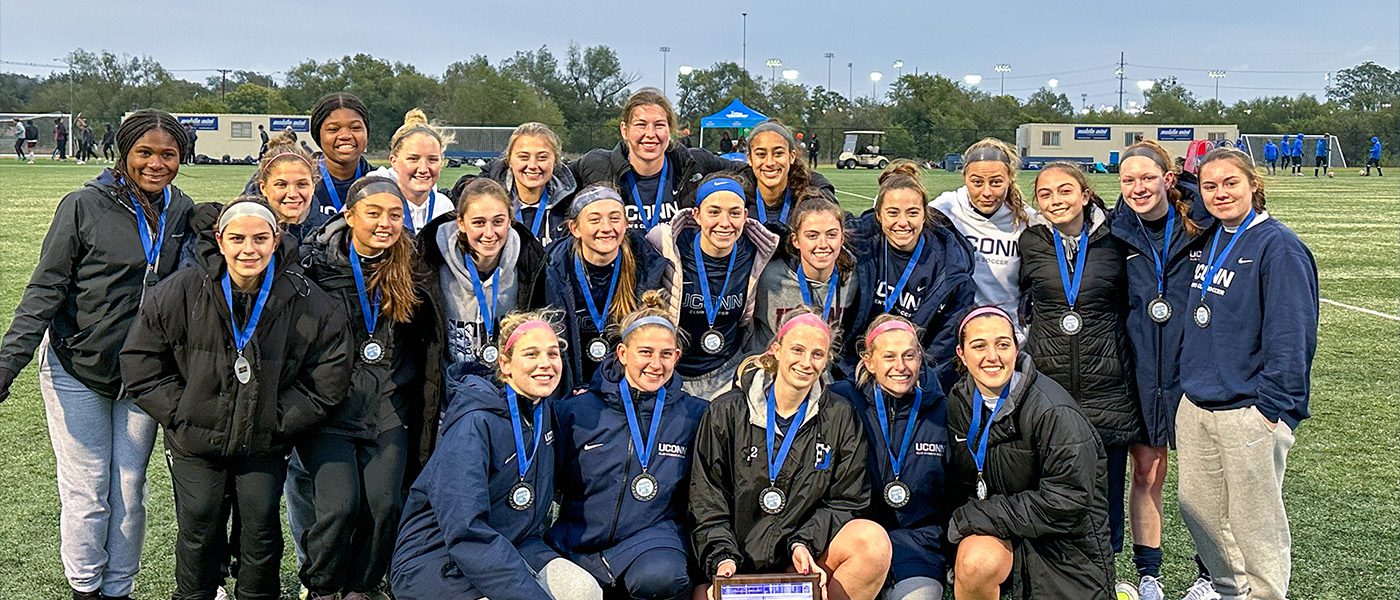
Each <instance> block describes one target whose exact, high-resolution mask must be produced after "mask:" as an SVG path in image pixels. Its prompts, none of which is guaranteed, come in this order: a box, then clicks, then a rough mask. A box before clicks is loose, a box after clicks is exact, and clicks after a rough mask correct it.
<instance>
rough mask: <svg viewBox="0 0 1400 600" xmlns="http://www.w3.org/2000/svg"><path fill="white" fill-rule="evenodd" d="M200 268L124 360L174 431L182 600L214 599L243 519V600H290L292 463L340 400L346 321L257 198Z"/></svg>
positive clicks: (346, 362) (169, 446) (155, 307)
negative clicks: (285, 593) (287, 527)
mask: <svg viewBox="0 0 1400 600" xmlns="http://www.w3.org/2000/svg"><path fill="white" fill-rule="evenodd" d="M214 229H215V231H216V232H217V233H216V234H215V242H214V243H205V244H203V247H202V248H201V250H202V252H201V253H200V257H199V264H198V266H195V267H191V268H187V269H182V270H181V271H180V272H179V273H177V274H176V275H175V276H174V277H172V278H171V280H170V282H169V283H168V284H165V285H160V286H157V287H156V288H154V289H153V290H152V292H151V294H150V295H149V298H148V301H147V302H146V303H145V304H144V306H142V308H141V315H140V317H139V318H138V319H137V321H136V324H135V325H133V326H132V329H131V333H130V335H128V336H127V339H126V344H125V345H124V346H123V348H122V353H121V366H122V370H123V377H124V379H125V381H126V383H127V392H128V393H129V394H131V397H132V398H134V399H135V402H136V405H137V406H139V407H141V409H142V410H144V411H146V413H147V414H149V415H151V418H153V419H155V420H156V422H158V423H160V425H161V427H162V428H163V429H165V455H166V462H167V464H168V466H169V468H170V475H171V479H172V480H173V481H174V484H175V485H174V490H175V494H174V496H175V513H176V519H177V521H178V522H179V533H178V539H177V542H176V544H175V557H176V560H175V565H176V567H175V586H176V588H175V595H174V597H175V598H213V597H214V596H215V594H216V593H217V591H216V590H217V589H218V587H219V585H221V584H222V583H223V580H224V574H223V573H222V572H221V568H222V561H223V559H224V557H225V555H226V554H225V550H226V548H225V545H224V542H225V532H226V530H227V527H228V524H229V518H228V517H229V511H230V510H231V508H232V507H233V506H235V505H236V506H237V507H238V510H237V512H236V514H237V515H238V516H237V519H236V520H237V522H238V525H237V529H238V530H239V532H240V533H239V535H238V542H239V543H238V546H237V547H234V548H228V549H227V550H228V551H231V552H233V553H234V554H235V555H236V556H237V557H238V571H237V579H238V589H239V591H238V595H239V597H240V598H250V599H252V598H260V599H265V600H266V599H270V600H275V599H277V598H279V597H281V589H282V586H281V581H280V578H279V577H278V570H279V568H280V567H281V564H282V528H281V515H280V511H279V505H280V504H281V503H280V500H281V497H282V478H283V477H284V476H285V474H286V466H287V452H288V451H289V449H290V446H291V444H292V443H293V441H294V440H296V439H297V437H299V436H300V435H302V434H304V433H306V432H307V431H309V430H311V429H312V428H313V427H315V426H316V425H317V424H319V423H320V422H322V421H324V420H325V419H326V418H327V416H328V415H329V414H330V412H331V411H332V410H334V408H335V407H336V406H337V405H338V404H339V403H340V402H342V401H343V400H344V398H345V391H346V381H347V380H348V378H349V373H350V355H351V348H350V342H349V339H348V336H347V335H346V334H345V319H346V315H345V313H344V311H342V310H339V308H338V307H337V306H336V305H335V304H334V302H333V301H332V300H331V298H330V296H328V295H326V293H325V292H324V291H322V290H321V289H320V288H318V287H316V286H315V285H314V284H312V283H310V281H308V280H307V279H306V277H304V276H303V275H302V269H301V265H300V264H299V263H298V262H297V257H296V252H297V244H296V241H295V240H293V239H290V238H287V237H284V236H285V235H286V234H283V233H281V232H280V231H279V223H278V218H277V217H276V216H275V215H274V214H273V212H272V209H271V207H269V206H268V205H267V204H266V203H264V202H263V201H262V200H261V199H260V198H257V197H255V196H245V197H243V198H240V199H239V200H236V201H234V202H232V203H230V204H228V205H226V206H225V207H224V208H223V210H222V211H221V213H220V215H219V217H218V221H217V225H216V226H215V227H214Z"/></svg>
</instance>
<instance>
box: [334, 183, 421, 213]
mask: <svg viewBox="0 0 1400 600" xmlns="http://www.w3.org/2000/svg"><path fill="white" fill-rule="evenodd" d="M326 185H330V182H326ZM375 194H393V195H394V196H396V197H398V199H399V200H405V199H404V196H403V191H401V190H399V184H398V183H396V182H395V181H394V180H392V179H389V178H388V177H384V176H380V175H369V176H367V177H361V178H360V179H359V180H358V181H356V182H355V184H354V185H352V186H350V189H349V190H348V191H346V194H345V195H346V198H345V210H350V207H351V206H352V205H354V204H355V203H356V202H359V201H361V200H364V199H365V198H368V197H370V196H373V195H375ZM405 201H406V200H405Z"/></svg>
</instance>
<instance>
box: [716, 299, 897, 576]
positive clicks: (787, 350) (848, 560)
mask: <svg viewBox="0 0 1400 600" xmlns="http://www.w3.org/2000/svg"><path fill="white" fill-rule="evenodd" d="M830 351H831V329H830V328H829V327H828V326H827V324H826V321H823V320H822V318H821V316H819V315H817V314H816V313H815V312H814V311H812V310H811V309H797V310H793V311H792V312H790V313H788V316H787V318H785V319H784V320H783V323H782V325H781V326H780V327H779V329H778V335H777V337H776V338H775V339H774V340H773V344H772V345H771V346H769V348H768V350H767V351H766V352H764V353H763V354H760V355H757V356H753V357H750V358H749V359H747V360H746V361H745V362H744V363H743V364H742V365H741V366H740V368H739V373H738V384H737V385H736V387H735V388H734V389H732V390H730V391H728V392H726V393H724V394H723V395H721V396H720V397H719V398H716V399H715V401H714V403H713V404H711V405H710V410H709V411H708V412H706V413H705V417H704V418H703V419H702V420H701V421H700V431H699V433H698V434H697V435H696V440H695V459H694V463H693V464H694V466H693V467H692V470H691V481H690V515H691V518H692V519H693V522H694V523H695V527H694V530H693V532H692V534H691V539H692V541H693V543H694V544H695V552H696V554H697V559H698V560H699V564H700V569H701V572H702V573H703V574H704V575H705V576H706V577H707V578H708V577H716V578H722V577H730V576H732V575H734V574H735V573H774V572H784V571H789V572H791V571H795V572H797V573H802V574H807V573H818V574H820V575H821V580H822V584H823V587H824V588H825V589H824V594H823V597H826V598H832V599H839V600H845V599H847V598H852V599H858V600H872V599H873V598H875V596H876V594H878V593H879V592H880V588H881V587H882V586H883V585H884V583H885V577H886V576H887V574H888V572H889V567H890V539H889V537H888V536H887V535H885V530H884V529H882V528H880V526H879V525H877V524H875V523H874V522H872V521H868V520H865V519H858V518H856V515H858V514H859V513H860V512H861V511H863V510H865V509H866V507H867V506H869V504H870V480H869V478H868V476H867V473H866V466H867V463H866V451H867V447H866V442H865V438H864V434H863V433H862V431H861V424H860V418H859V417H858V416H856V414H855V410H854V409H853V408H852V407H851V405H850V403H849V402H846V401H845V400H843V399H840V398H838V397H834V396H832V395H831V394H830V392H829V390H828V389H826V387H825V386H824V385H823V384H822V381H821V380H822V373H823V371H825V370H826V366H827V363H828V361H829V360H830V358H831V354H830ZM708 588H709V586H708V585H704V586H701V589H702V590H708ZM696 597H697V598H698V597H702V596H701V592H699V591H697V594H696Z"/></svg>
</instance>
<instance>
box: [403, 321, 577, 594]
mask: <svg viewBox="0 0 1400 600" xmlns="http://www.w3.org/2000/svg"><path fill="white" fill-rule="evenodd" d="M555 327H556V325H555V323H554V318H553V317H552V316H551V315H548V314H545V313H539V312H532V313H512V314H510V315H507V316H505V317H503V318H502V319H501V336H502V339H503V340H504V341H503V342H501V348H500V354H499V356H497V359H496V364H495V368H496V370H497V374H496V375H495V379H497V380H498V381H499V382H500V383H499V384H497V383H494V382H492V381H490V380H488V379H486V378H485V377H482V376H479V375H472V374H470V370H469V369H468V368H466V366H465V365H457V366H454V367H453V368H452V369H451V371H450V372H449V373H448V394H447V397H448V401H447V409H446V411H444V413H443V416H442V439H441V441H440V442H439V443H438V448H437V450H436V451H435V452H434V453H433V457H432V458H430V459H429V460H428V464H427V467H426V468H425V469H424V470H423V473H422V474H421V475H419V476H418V478H417V479H416V480H415V481H414V482H413V487H412V488H410V489H409V492H408V502H407V504H406V505H405V508H404V519H403V523H402V526H400V527H399V528H398V542H397V546H396V548H395V549H394V558H393V569H392V571H393V574H392V576H391V578H392V581H393V586H392V587H393V590H394V597H396V598H398V599H399V600H439V599H441V598H483V597H484V598H497V599H502V600H515V599H520V600H602V597H603V593H602V590H601V589H600V588H599V587H598V584H597V583H596V582H595V581H594V580H593V577H592V576H590V575H589V574H588V572H587V571H584V570H583V569H581V568H579V567H578V566H577V565H574V564H573V563H570V562H569V561H568V560H565V559H563V558H559V556H558V555H556V554H555V553H554V552H553V551H552V550H550V548H549V547H548V546H547V545H545V543H544V541H543V539H542V538H541V533H542V532H543V530H544V526H545V523H546V521H547V519H549V512H550V505H551V500H552V499H553V498H554V462H555V458H554V455H555V448H556V445H555V435H556V433H557V429H556V428H555V426H554V414H553V412H554V410H553V402H554V400H553V399H554V398H555V397H556V396H557V395H558V393H559V392H560V387H559V384H560V383H561V382H562V376H563V364H562V361H561V359H560V354H561V353H562V349H561V346H560V341H559V337H558V335H557V334H556V333H555Z"/></svg>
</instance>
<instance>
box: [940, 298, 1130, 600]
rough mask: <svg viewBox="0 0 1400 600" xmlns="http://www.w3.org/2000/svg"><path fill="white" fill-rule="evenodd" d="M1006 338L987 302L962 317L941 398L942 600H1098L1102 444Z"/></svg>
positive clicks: (1104, 533) (1105, 555) (1103, 577)
mask: <svg viewBox="0 0 1400 600" xmlns="http://www.w3.org/2000/svg"><path fill="white" fill-rule="evenodd" d="M1016 337H1017V336H1016V332H1015V329H1014V328H1013V327H1012V324H1011V316H1010V315H1008V314H1006V313H1005V312H1004V311H1002V310H1001V309H1000V308H998V307H996V306H982V307H978V308H975V309H973V310H972V311H970V312H968V314H967V316H966V317H964V318H963V321H962V323H961V324H960V325H959V326H958V347H957V350H958V359H959V361H960V362H961V364H962V365H963V370H964V371H965V375H964V376H963V377H962V379H960V380H959V381H958V382H957V384H956V385H954V386H953V387H951V388H949V390H948V434H949V435H950V437H952V439H953V445H952V446H951V447H949V449H948V452H949V458H948V463H947V474H946V481H947V484H948V491H947V494H948V496H949V501H950V502H952V503H953V506H954V507H955V508H954V509H953V511H952V517H951V518H950V519H949V521H948V532H947V539H948V541H949V542H950V543H952V544H955V545H956V550H954V552H953V554H954V555H955V557H956V558H955V560H954V567H953V568H954V575H953V591H954V595H955V596H956V597H957V598H958V599H959V600H996V599H998V598H1001V597H1003V596H1002V592H1004V591H1010V592H1011V594H1012V597H1014V598H1017V599H1019V600H1032V599H1039V598H1084V599H1093V600H1109V599H1110V598H1113V597H1114V593H1113V549H1112V548H1110V547H1109V541H1108V523H1107V512H1108V499H1107V498H1105V497H1104V489H1105V488H1106V487H1107V486H1106V485H1105V479H1106V476H1105V474H1104V462H1105V458H1104V451H1103V444H1101V443H1100V442H1099V438H1098V435H1097V434H1095V433H1094V426H1093V425H1092V424H1091V423H1090V422H1089V419H1088V418H1087V417H1085V416H1084V413H1083V412H1082V411H1081V409H1080V408H1079V405H1078V403H1076V402H1075V401H1074V398H1071V397H1070V395H1069V394H1068V393H1066V392H1065V389H1064V388H1062V387H1060V384H1058V383H1055V380H1053V379H1051V378H1049V377H1046V376H1044V375H1043V374H1041V373H1040V372H1039V371H1038V370H1037V369H1036V366H1035V363H1034V361H1033V359H1032V358H1031V357H1030V356H1029V355H1026V354H1024V353H1021V352H1020V344H1018V343H1017V341H1016Z"/></svg>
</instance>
